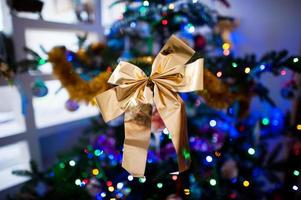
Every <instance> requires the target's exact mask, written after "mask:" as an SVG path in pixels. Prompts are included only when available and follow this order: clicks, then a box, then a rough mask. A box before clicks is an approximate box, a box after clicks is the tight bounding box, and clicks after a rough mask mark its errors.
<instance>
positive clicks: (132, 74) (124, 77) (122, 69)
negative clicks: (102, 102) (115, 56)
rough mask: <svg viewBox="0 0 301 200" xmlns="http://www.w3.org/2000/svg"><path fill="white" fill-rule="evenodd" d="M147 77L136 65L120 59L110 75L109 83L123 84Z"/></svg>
mask: <svg viewBox="0 0 301 200" xmlns="http://www.w3.org/2000/svg"><path fill="white" fill-rule="evenodd" d="M144 79H147V76H146V75H145V73H144V72H143V71H142V70H141V69H140V68H139V67H137V66H136V65H133V64H131V63H128V62H124V61H121V62H119V64H118V65H117V67H116V68H115V70H114V72H113V73H112V75H111V76H110V79H109V81H108V82H109V83H111V84H113V85H123V84H132V83H136V82H137V81H139V80H144Z"/></svg>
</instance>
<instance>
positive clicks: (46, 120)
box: [32, 80, 99, 129]
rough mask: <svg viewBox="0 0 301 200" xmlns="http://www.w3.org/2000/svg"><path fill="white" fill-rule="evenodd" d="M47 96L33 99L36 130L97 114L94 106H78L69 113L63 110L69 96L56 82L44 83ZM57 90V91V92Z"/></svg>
mask: <svg viewBox="0 0 301 200" xmlns="http://www.w3.org/2000/svg"><path fill="white" fill-rule="evenodd" d="M45 84H46V86H47V88H48V94H47V95H46V96H44V97H34V98H33V102H32V103H33V108H34V116H35V123H36V127H37V128H39V129H40V128H45V127H50V126H54V125H58V124H63V123H67V122H71V121H75V120H79V119H84V118H88V117H92V116H96V115H98V114H99V111H98V109H97V107H96V106H92V105H85V104H83V103H82V104H80V107H79V109H78V110H76V111H74V112H70V111H69V110H67V109H66V108H65V102H66V101H67V100H68V98H69V96H68V93H67V91H66V90H65V89H61V90H59V89H60V88H61V84H60V82H59V81H57V80H51V81H46V82H45ZM58 90H59V91H58Z"/></svg>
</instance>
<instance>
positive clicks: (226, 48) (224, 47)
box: [223, 42, 230, 50]
mask: <svg viewBox="0 0 301 200" xmlns="http://www.w3.org/2000/svg"><path fill="white" fill-rule="evenodd" d="M223 49H224V50H229V49H230V44H229V43H227V42H225V43H224V44H223Z"/></svg>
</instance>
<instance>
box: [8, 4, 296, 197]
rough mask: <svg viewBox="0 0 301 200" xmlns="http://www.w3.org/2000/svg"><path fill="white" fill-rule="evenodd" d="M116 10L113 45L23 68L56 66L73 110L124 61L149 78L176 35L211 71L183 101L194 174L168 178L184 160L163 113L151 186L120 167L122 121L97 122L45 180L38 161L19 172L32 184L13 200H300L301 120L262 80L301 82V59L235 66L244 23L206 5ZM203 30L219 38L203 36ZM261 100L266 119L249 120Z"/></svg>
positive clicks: (289, 89) (155, 126) (156, 118)
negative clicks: (297, 77) (300, 78)
mask: <svg viewBox="0 0 301 200" xmlns="http://www.w3.org/2000/svg"><path fill="white" fill-rule="evenodd" d="M221 2H222V3H223V4H225V6H229V4H228V2H227V1H221ZM118 3H125V4H126V9H125V12H124V13H123V18H122V19H120V20H119V21H117V22H115V23H114V24H113V25H112V27H111V29H110V32H109V34H108V35H107V44H102V43H95V44H91V45H89V46H88V47H87V48H84V47H83V43H82V42H80V43H79V44H80V45H79V50H78V51H77V52H72V51H69V50H68V49H66V48H63V47H56V48H54V49H53V50H52V51H51V52H49V53H48V55H49V57H48V60H47V59H45V58H41V57H40V56H39V55H38V54H36V53H35V52H33V51H31V50H28V49H27V51H28V52H29V53H30V54H31V55H32V58H33V59H32V60H30V62H29V61H28V60H26V61H23V62H21V64H20V67H22V66H28V65H25V63H30V64H31V66H32V67H31V68H33V69H38V67H39V66H40V65H42V64H44V63H45V62H47V61H50V62H51V63H52V64H53V67H54V74H55V75H56V76H57V77H58V79H59V80H60V81H61V83H62V85H63V87H65V88H66V89H67V90H68V92H69V95H70V99H71V100H72V102H73V101H74V103H76V102H78V101H86V102H89V103H94V102H93V97H94V96H95V95H96V94H97V93H99V92H101V91H105V90H107V89H108V88H110V87H111V86H110V85H108V84H107V80H108V78H109V75H110V74H111V72H112V70H113V68H114V66H116V64H117V60H118V58H120V59H121V60H128V61H129V62H131V63H133V64H136V65H137V66H139V67H141V68H142V69H143V70H144V71H145V72H146V73H148V74H149V73H150V69H151V68H150V67H151V63H152V61H153V59H154V55H156V53H157V52H156V51H158V50H159V48H160V47H161V46H162V45H163V44H164V43H165V41H166V39H167V38H168V37H169V36H170V35H171V34H177V35H178V36H180V37H181V38H182V39H183V41H185V42H186V43H190V44H191V45H192V46H193V47H194V49H195V50H197V52H196V53H195V54H194V56H193V58H192V60H191V61H190V62H193V60H195V59H197V58H200V57H203V58H205V67H206V69H205V72H204V85H205V88H204V90H203V91H201V92H200V93H198V94H195V93H189V94H181V97H182V99H183V100H184V101H185V104H186V110H187V118H188V120H187V123H188V133H189V143H190V148H191V153H190V155H189V156H190V157H191V158H192V165H191V167H190V169H189V170H188V171H186V172H184V173H181V174H179V175H178V174H169V172H171V171H176V168H177V162H176V153H175V151H174V149H173V145H172V142H171V133H169V131H168V130H167V129H166V128H165V126H164V123H163V122H162V120H161V118H160V115H159V113H158V112H157V111H156V110H153V113H152V132H153V133H154V134H153V135H152V138H151V144H150V148H149V151H148V158H147V168H146V173H145V177H144V178H134V177H133V176H132V175H130V174H128V173H127V172H126V171H125V170H124V169H123V168H122V167H121V158H122V149H123V146H122V145H123V139H124V138H123V137H124V136H123V132H124V127H123V118H122V117H119V118H117V119H115V120H112V121H111V122H110V123H109V124H108V125H107V124H105V123H104V122H103V120H102V119H101V118H97V119H92V121H91V127H90V128H89V129H88V130H87V132H86V134H84V136H83V138H81V140H80V141H79V144H78V146H76V147H74V149H72V150H71V151H70V152H67V153H64V154H62V155H60V156H59V162H58V163H56V164H54V166H53V167H52V168H50V169H48V170H47V171H43V172H40V171H39V170H38V167H37V166H35V164H34V162H32V163H31V164H32V169H31V171H22V170H21V171H15V172H14V173H15V174H17V175H26V176H30V177H31V180H30V181H29V182H28V183H26V184H25V185H24V187H23V188H22V191H21V192H20V193H19V194H17V195H16V196H14V197H10V199H135V200H137V199H170V200H171V199H297V198H298V197H297V195H298V193H297V191H298V189H299V188H298V182H297V181H298V177H299V174H300V159H301V156H300V151H301V145H300V137H299V138H298V137H296V136H295V135H296V134H295V133H296V132H298V131H300V129H301V128H300V120H299V118H300V117H296V119H295V121H294V122H293V123H292V122H291V121H290V120H289V115H284V114H283V113H281V112H280V110H279V109H278V108H277V107H276V105H275V103H274V102H273V99H272V98H271V97H270V96H269V94H268V91H269V90H268V88H267V87H266V86H264V85H263V84H261V82H260V80H259V78H260V76H261V74H263V73H272V74H273V75H275V76H281V75H285V74H286V73H287V70H292V71H294V72H296V73H300V71H301V65H300V59H301V58H300V56H289V55H288V52H287V51H285V50H284V51H280V52H268V53H266V54H265V55H263V56H262V57H261V58H259V59H258V58H257V57H256V56H255V55H246V56H245V57H236V56H235V54H234V52H233V51H232V46H233V44H232V41H231V39H230V37H229V34H230V33H231V31H232V30H233V29H234V28H235V26H237V23H236V20H235V19H233V18H232V17H228V16H220V15H218V13H217V12H216V11H214V10H211V9H210V8H209V7H207V6H206V5H204V4H203V3H201V2H200V1H189V2H186V1H167V0H166V1H136V0H135V1H123V0H121V1H117V2H116V3H115V4H118ZM115 4H113V5H112V6H114V5H115ZM201 27H209V28H210V30H211V32H210V33H207V34H203V33H202V32H201V31H199V28H201ZM83 38H84V37H83ZM83 38H79V39H83ZM80 41H82V40H80ZM108 55H109V56H108ZM99 57H101V58H105V59H97V58H99ZM99 60H102V61H101V62H99ZM27 68H28V67H27ZM29 68H30V67H29ZM70 72H74V73H70ZM77 72H80V74H78V73H77ZM38 88H39V87H38ZM297 88H298V87H297V84H296V83H295V82H294V80H292V81H290V82H289V83H287V84H286V85H285V87H284V88H282V89H281V91H279V92H281V94H282V96H283V97H284V98H293V97H295V96H296V89H297ZM40 89H41V88H39V92H38V94H40V93H41V90H40ZM40 96H42V95H40ZM255 96H257V97H259V98H260V99H261V103H262V104H264V105H265V106H266V110H267V111H266V112H264V113H260V114H258V113H251V112H250V110H249V106H250V102H251V100H252V98H253V97H255ZM299 115H300V114H299ZM297 116H298V114H297ZM298 120H299V121H298ZM288 144H292V145H288ZM285 154H287V155H285ZM299 197H300V196H299Z"/></svg>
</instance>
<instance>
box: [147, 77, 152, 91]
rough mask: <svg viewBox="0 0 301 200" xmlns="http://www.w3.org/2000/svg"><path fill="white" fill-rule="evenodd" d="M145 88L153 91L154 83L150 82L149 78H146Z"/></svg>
mask: <svg viewBox="0 0 301 200" xmlns="http://www.w3.org/2000/svg"><path fill="white" fill-rule="evenodd" d="M146 86H147V87H149V88H150V89H151V91H154V82H153V81H152V79H151V77H148V79H147V83H146Z"/></svg>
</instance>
